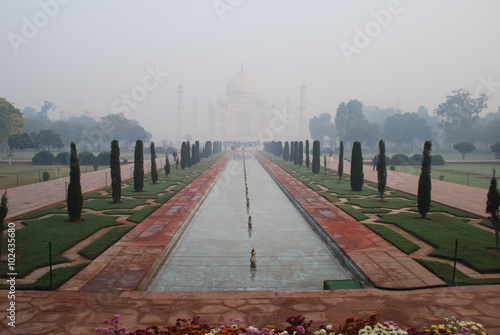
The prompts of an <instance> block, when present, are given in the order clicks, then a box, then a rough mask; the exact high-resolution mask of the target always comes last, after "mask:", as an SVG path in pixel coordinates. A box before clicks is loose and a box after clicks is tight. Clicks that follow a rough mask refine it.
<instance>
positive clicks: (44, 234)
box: [0, 214, 119, 278]
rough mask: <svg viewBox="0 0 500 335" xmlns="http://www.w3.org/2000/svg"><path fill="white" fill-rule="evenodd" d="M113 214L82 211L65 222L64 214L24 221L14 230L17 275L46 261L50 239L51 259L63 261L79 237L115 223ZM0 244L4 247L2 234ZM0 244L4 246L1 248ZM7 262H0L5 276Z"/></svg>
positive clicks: (80, 238)
mask: <svg viewBox="0 0 500 335" xmlns="http://www.w3.org/2000/svg"><path fill="white" fill-rule="evenodd" d="M114 219H115V218H114V217H108V216H97V215H92V214H86V215H82V220H83V221H80V222H74V223H71V222H67V220H68V217H67V215H64V216H52V217H49V218H44V219H38V220H31V221H25V222H24V223H25V224H26V225H27V226H26V227H24V228H22V229H18V230H16V254H17V255H19V256H20V258H19V259H18V261H17V262H16V270H17V274H18V277H20V278H22V277H24V276H26V275H27V274H29V273H31V272H32V271H33V270H36V269H38V268H40V267H44V266H48V265H49V245H48V242H51V243H52V263H53V264H58V263H64V262H67V261H68V260H67V259H66V258H64V257H63V256H62V253H63V252H64V251H66V250H68V249H69V248H71V247H72V246H73V245H75V244H77V243H78V242H80V241H83V240H84V239H86V238H87V237H89V236H90V235H92V234H94V233H95V232H97V231H98V230H100V229H101V228H103V227H109V226H116V225H119V223H118V222H116V221H115V220H114ZM3 238H4V240H3V243H2V247H4V246H5V247H6V238H7V236H6V235H4V236H3ZM5 247H4V248H5ZM8 272H9V271H7V264H6V263H2V264H1V265H0V275H3V276H5V274H6V273H8Z"/></svg>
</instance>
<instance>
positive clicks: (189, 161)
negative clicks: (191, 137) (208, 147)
mask: <svg viewBox="0 0 500 335" xmlns="http://www.w3.org/2000/svg"><path fill="white" fill-rule="evenodd" d="M186 153H187V156H186V167H191V165H192V164H191V144H190V143H189V141H187V142H186Z"/></svg>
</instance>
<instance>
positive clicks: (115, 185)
mask: <svg viewBox="0 0 500 335" xmlns="http://www.w3.org/2000/svg"><path fill="white" fill-rule="evenodd" d="M109 165H110V168H111V189H112V194H111V196H112V197H113V202H114V203H115V204H116V203H119V202H120V199H121V197H122V173H121V169H120V146H119V144H118V141H117V140H113V141H111V153H110V164H109Z"/></svg>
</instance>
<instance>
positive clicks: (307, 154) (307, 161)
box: [306, 140, 310, 169]
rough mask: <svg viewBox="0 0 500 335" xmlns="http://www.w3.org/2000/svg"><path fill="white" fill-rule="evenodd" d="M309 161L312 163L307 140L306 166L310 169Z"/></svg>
mask: <svg viewBox="0 0 500 335" xmlns="http://www.w3.org/2000/svg"><path fill="white" fill-rule="evenodd" d="M309 163H310V158H309V140H306V168H308V169H309Z"/></svg>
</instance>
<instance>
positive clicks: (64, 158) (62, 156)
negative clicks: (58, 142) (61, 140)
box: [55, 151, 71, 165]
mask: <svg viewBox="0 0 500 335" xmlns="http://www.w3.org/2000/svg"><path fill="white" fill-rule="evenodd" d="M70 156H71V154H70V153H69V152H68V151H63V152H60V153H58V154H57V156H56V158H55V160H56V163H59V164H62V165H69V157H70Z"/></svg>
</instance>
